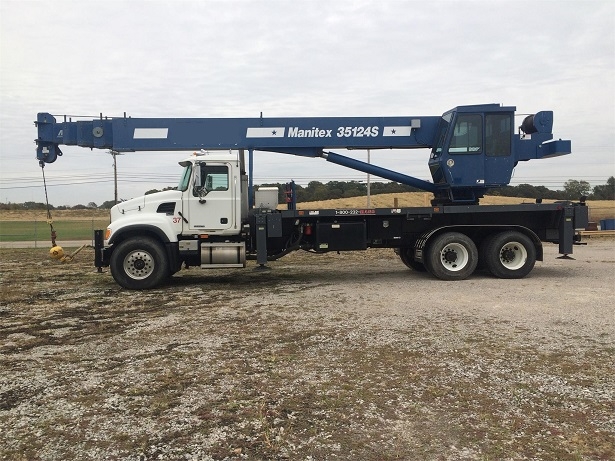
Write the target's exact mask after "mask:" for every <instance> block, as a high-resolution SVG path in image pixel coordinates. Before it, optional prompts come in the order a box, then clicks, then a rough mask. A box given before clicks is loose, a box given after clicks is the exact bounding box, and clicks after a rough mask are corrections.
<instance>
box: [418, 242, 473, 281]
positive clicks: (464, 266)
mask: <svg viewBox="0 0 615 461" xmlns="http://www.w3.org/2000/svg"><path fill="white" fill-rule="evenodd" d="M423 260H424V261H425V267H426V268H427V270H428V271H429V272H430V273H431V274H432V275H434V276H435V277H438V278H439V279H441V280H463V279H466V278H468V277H469V276H470V275H472V273H473V272H474V270H475V269H476V265H477V264H478V250H477V249H476V245H475V244H474V242H473V241H472V239H471V238H470V237H468V236H467V235H464V234H461V233H459V232H447V233H445V234H441V235H438V236H436V237H434V240H433V241H432V242H431V243H430V244H429V245H428V247H427V254H426V255H425V256H424V257H423Z"/></svg>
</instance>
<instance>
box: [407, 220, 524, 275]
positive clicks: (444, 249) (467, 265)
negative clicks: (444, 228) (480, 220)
mask: <svg viewBox="0 0 615 461" xmlns="http://www.w3.org/2000/svg"><path fill="white" fill-rule="evenodd" d="M399 254H400V258H401V260H402V261H403V262H404V264H406V266H408V267H411V268H412V269H414V270H421V269H422V270H427V271H428V272H429V273H430V274H432V275H433V276H435V277H437V278H439V279H441V280H463V279H466V278H468V277H469V276H470V275H472V273H473V272H474V271H475V270H476V267H477V266H478V264H479V261H480V263H481V266H482V267H484V268H485V269H486V270H487V271H488V272H490V273H491V274H493V275H494V276H495V277H498V278H506V279H514V278H522V277H525V276H526V275H527V274H529V273H530V271H531V270H532V269H533V267H534V264H535V263H536V247H535V246H534V243H533V242H532V240H531V239H530V238H529V237H528V236H526V235H525V234H523V233H521V232H518V231H504V232H499V233H496V234H493V235H490V236H488V237H487V238H486V239H484V240H483V241H482V242H481V245H480V251H479V249H477V247H476V244H475V243H474V241H473V240H472V239H471V238H470V237H468V236H467V235H465V234H463V233H461V232H445V233H442V234H440V235H437V236H435V237H433V240H431V241H430V242H429V243H428V245H427V246H426V248H425V249H424V251H423V264H421V263H419V262H417V261H415V260H414V259H413V258H412V251H411V249H408V248H406V249H404V248H402V249H400V252H399Z"/></svg>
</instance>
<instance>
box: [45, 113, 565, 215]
mask: <svg viewBox="0 0 615 461" xmlns="http://www.w3.org/2000/svg"><path fill="white" fill-rule="evenodd" d="M515 110H516V108H515V107H512V106H500V105H498V104H483V105H472V106H458V107H456V108H454V109H451V110H449V111H447V112H445V113H444V114H443V115H442V116H406V117H403V116H398V117H299V118H296V117H281V118H264V117H262V116H261V117H258V118H131V117H126V115H124V116H123V117H115V118H107V117H103V116H102V114H101V116H100V118H98V119H94V120H86V121H83V120H78V121H72V120H71V119H68V120H67V117H66V116H64V119H63V121H60V122H58V121H57V120H56V118H55V117H54V116H52V115H51V114H48V113H39V114H38V116H37V120H36V122H35V124H36V126H37V128H38V137H37V139H36V144H37V159H38V160H39V162H40V163H41V165H44V164H45V163H53V162H54V161H55V160H56V159H57V157H58V156H60V155H62V151H61V150H60V147H59V146H60V145H78V146H82V147H90V148H97V149H111V150H114V151H117V152H135V151H169V150H175V151H181V150H195V149H204V150H228V149H238V150H248V151H249V152H250V153H252V152H253V151H268V152H278V153H284V154H292V155H299V156H306V157H321V158H325V159H326V160H327V161H329V162H332V163H335V164H339V165H343V166H346V167H349V168H352V169H355V170H358V171H363V172H366V173H370V174H373V175H376V176H379V177H382V178H384V179H388V180H391V181H396V182H399V183H402V184H407V185H410V186H413V187H416V188H419V189H422V190H426V191H429V192H433V193H434V196H435V201H436V202H438V203H448V204H467V203H478V200H479V198H480V197H482V196H483V195H484V193H485V192H486V191H487V190H489V189H492V188H497V187H501V186H505V185H507V184H509V182H510V179H511V176H512V172H513V169H514V167H515V166H516V165H517V163H518V162H519V161H526V160H530V159H539V158H546V157H553V156H558V155H564V154H569V153H570V152H571V144H570V141H563V140H553V134H552V133H551V131H552V127H553V112H551V111H541V112H538V113H536V114H534V115H529V116H526V117H525V118H524V120H523V123H522V124H521V126H520V127H519V130H518V131H516V130H515V128H514V125H515V121H514V117H515ZM417 148H429V149H431V155H430V158H429V169H430V172H431V175H432V180H433V182H429V181H425V180H422V179H418V178H415V177H412V176H409V175H406V174H403V173H401V172H398V171H394V170H390V169H385V168H382V167H378V166H375V165H372V164H368V163H366V162H362V161H359V160H356V159H353V158H351V157H348V156H344V155H340V154H338V153H335V152H331V151H330V149H417Z"/></svg>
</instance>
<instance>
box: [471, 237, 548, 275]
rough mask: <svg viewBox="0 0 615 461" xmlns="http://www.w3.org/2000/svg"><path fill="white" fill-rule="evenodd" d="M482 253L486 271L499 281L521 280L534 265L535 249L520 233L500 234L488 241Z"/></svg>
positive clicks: (529, 240) (530, 241) (527, 238)
mask: <svg viewBox="0 0 615 461" xmlns="http://www.w3.org/2000/svg"><path fill="white" fill-rule="evenodd" d="M483 251H485V254H484V260H485V265H486V268H487V270H488V271H489V272H491V274H493V275H494V276H495V277H498V278H501V279H520V278H523V277H525V276H526V275H527V274H529V273H530V272H531V271H532V269H533V268H534V264H536V247H534V243H533V242H532V240H531V239H530V238H529V237H528V236H527V235H525V234H522V233H521V232H516V231H506V232H501V233H499V234H497V235H495V236H493V237H492V238H491V239H490V240H489V241H488V243H487V244H486V245H485V249H484V250H483Z"/></svg>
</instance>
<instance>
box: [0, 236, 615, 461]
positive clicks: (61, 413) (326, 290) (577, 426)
mask: <svg viewBox="0 0 615 461" xmlns="http://www.w3.org/2000/svg"><path fill="white" fill-rule="evenodd" d="M46 256H47V251H46V250H0V325H1V328H0V362H1V363H0V366H1V367H2V374H0V427H2V428H3V429H2V439H3V442H2V444H0V459H28V460H37V459H41V460H42V459H45V460H64V459H128V460H149V459H152V460H153V459H162V460H176V459H186V460H190V459H199V460H219V459H220V460H221V459H257V460H258V459H261V460H265V459H266V460H271V459H293V460H294V459H303V460H308V459H309V460H320V459H323V460H324V459H327V460H330V459H340V460H341V459H344V460H346V459H379V460H393V459H434V460H436V459H437V460H446V459H451V460H452V459H481V460H482V459H545V460H561V459H612V458H613V457H615V419H614V418H613V414H614V412H615V406H614V404H613V402H615V378H613V373H612V368H613V355H614V354H615V324H614V323H615V322H614V320H613V306H612V299H613V288H612V287H613V282H615V242H614V240H612V239H600V240H595V241H591V242H590V244H589V245H588V246H586V247H577V248H575V255H574V256H575V258H576V260H574V261H570V260H559V259H556V256H557V247H556V246H548V247H546V248H545V261H544V262H542V263H538V264H537V267H536V268H535V269H534V271H533V272H532V273H531V274H530V276H529V277H527V278H525V279H522V280H510V281H508V280H497V279H493V278H491V277H488V276H486V275H482V274H476V275H475V276H473V277H472V278H470V279H468V280H466V281H463V282H442V281H438V280H434V279H432V278H430V277H428V276H427V275H425V274H419V273H414V272H411V271H409V270H408V269H406V268H405V266H404V265H403V264H402V263H401V262H400V261H399V259H398V258H396V257H395V256H394V255H393V253H392V251H390V250H387V251H385V250H369V251H366V252H359V253H346V254H341V255H337V254H327V255H322V256H315V255H310V254H307V253H295V254H292V255H289V256H288V257H286V258H283V259H281V260H280V261H277V262H276V263H272V264H271V269H269V270H263V271H260V270H257V269H256V268H255V267H253V266H250V267H248V268H247V269H244V270H236V271H234V270H215V271H201V270H199V269H190V270H184V271H181V272H180V273H178V274H177V276H175V277H173V278H172V279H170V280H169V282H168V283H167V284H166V285H165V286H164V287H161V288H159V289H156V290H151V291H147V292H134V291H126V290H123V289H121V288H120V287H118V286H117V285H116V284H115V282H114V281H113V279H112V278H111V276H110V275H109V274H108V273H103V274H98V273H96V272H95V269H94V268H93V267H92V265H91V260H92V259H93V254H92V251H91V250H84V252H83V253H82V254H80V255H79V258H78V259H77V260H76V261H75V262H73V263H71V264H59V263H56V262H52V261H49V260H48V259H47V258H46Z"/></svg>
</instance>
